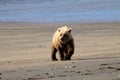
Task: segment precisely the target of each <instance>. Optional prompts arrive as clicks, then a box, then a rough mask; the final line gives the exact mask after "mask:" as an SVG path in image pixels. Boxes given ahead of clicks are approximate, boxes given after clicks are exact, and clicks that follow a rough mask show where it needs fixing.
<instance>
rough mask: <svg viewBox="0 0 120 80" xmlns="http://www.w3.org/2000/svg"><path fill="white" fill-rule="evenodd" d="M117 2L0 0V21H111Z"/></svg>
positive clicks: (118, 18)
mask: <svg viewBox="0 0 120 80" xmlns="http://www.w3.org/2000/svg"><path fill="white" fill-rule="evenodd" d="M119 15H120V0H1V1H0V22H70V21H73V22H74V21H77V22H115V21H118V22H119V21H120V16H119Z"/></svg>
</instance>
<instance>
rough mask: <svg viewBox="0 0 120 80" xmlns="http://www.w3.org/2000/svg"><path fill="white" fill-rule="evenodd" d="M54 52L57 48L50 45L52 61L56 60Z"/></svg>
mask: <svg viewBox="0 0 120 80" xmlns="http://www.w3.org/2000/svg"><path fill="white" fill-rule="evenodd" d="M56 52H57V49H56V48H55V47H53V46H52V47H51V60H52V61H57V58H56Z"/></svg>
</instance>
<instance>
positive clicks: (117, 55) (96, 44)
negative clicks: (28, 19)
mask: <svg viewBox="0 0 120 80" xmlns="http://www.w3.org/2000/svg"><path fill="white" fill-rule="evenodd" d="M62 25H68V26H71V27H72V28H73V30H72V34H73V36H74V39H75V54H74V55H73V57H72V60H71V61H55V62H52V61H50V43H51V39H52V35H53V33H54V31H55V30H56V29H57V28H58V27H60V26H62ZM0 80H120V23H119V22H110V23H86V24H85V23H84V24H80V23H67V24H38V23H0Z"/></svg>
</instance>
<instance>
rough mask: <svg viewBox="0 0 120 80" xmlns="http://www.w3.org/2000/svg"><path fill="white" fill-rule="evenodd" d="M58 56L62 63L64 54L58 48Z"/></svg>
mask: <svg viewBox="0 0 120 80" xmlns="http://www.w3.org/2000/svg"><path fill="white" fill-rule="evenodd" d="M59 55H60V60H61V61H63V60H64V53H63V50H62V49H61V48H59Z"/></svg>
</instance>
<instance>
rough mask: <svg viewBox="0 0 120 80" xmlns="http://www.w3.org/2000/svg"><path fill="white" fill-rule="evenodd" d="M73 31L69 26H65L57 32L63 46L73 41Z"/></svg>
mask: <svg viewBox="0 0 120 80" xmlns="http://www.w3.org/2000/svg"><path fill="white" fill-rule="evenodd" d="M71 30H72V29H71V28H70V27H67V26H63V27H60V28H58V29H57V32H58V34H59V41H60V42H61V43H62V44H65V43H67V42H68V41H69V40H71V39H72V36H71Z"/></svg>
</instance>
